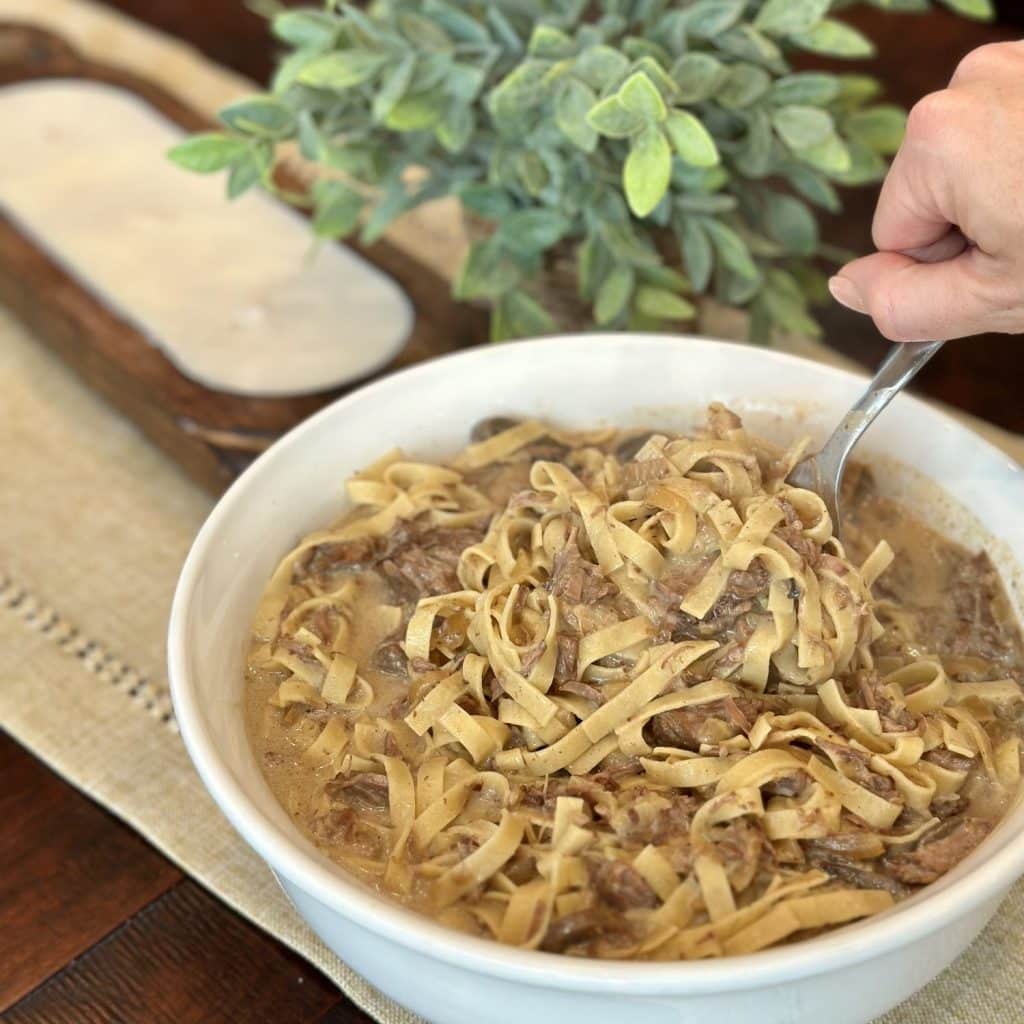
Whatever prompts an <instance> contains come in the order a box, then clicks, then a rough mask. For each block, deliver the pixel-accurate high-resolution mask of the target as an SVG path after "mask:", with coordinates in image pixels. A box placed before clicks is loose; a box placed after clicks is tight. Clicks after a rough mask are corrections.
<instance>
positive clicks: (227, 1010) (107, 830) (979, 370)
mask: <svg viewBox="0 0 1024 1024" xmlns="http://www.w3.org/2000/svg"><path fill="white" fill-rule="evenodd" d="M111 5H112V6H115V7H118V8H120V9H121V10H123V11H125V12H127V13H129V14H132V15H134V16H135V17H138V18H141V19H142V20H146V21H149V22H151V23H152V24H154V25H156V26H158V27H160V28H162V29H164V30H166V31H169V32H171V33H173V34H175V35H178V36H180V37H181V38H183V39H186V40H188V41H189V42H191V43H193V44H194V45H196V46H198V47H199V48H200V49H201V50H203V51H204V52H205V53H207V54H208V55H209V56H211V57H212V58H214V59H215V60H218V61H220V62H222V63H224V64H226V65H228V66H231V67H233V68H235V69H237V70H239V71H242V72H243V73H246V74H248V75H250V76H251V77H254V78H256V79H265V78H266V75H267V73H268V72H269V69H270V66H271V63H272V59H273V50H274V45H273V44H272V42H271V41H270V40H269V38H268V36H267V34H266V30H265V25H264V22H263V21H262V19H260V18H258V17H256V16H255V15H253V14H252V13H251V12H249V11H248V10H247V9H246V8H245V6H244V5H243V4H242V3H241V2H240V0H111ZM1004 7H1005V9H1006V12H1007V13H1008V14H1016V15H1017V16H1018V18H1019V17H1020V15H1021V8H1022V7H1024V5H1022V4H1020V3H1019V0H1007V2H1006V3H1004ZM852 17H854V18H855V19H856V20H857V23H858V24H859V25H860V26H861V27H862V28H864V29H865V30H866V31H867V32H868V34H869V35H871V36H872V38H874V39H875V40H877V41H878V43H879V50H880V53H879V57H878V59H877V60H876V61H874V62H873V63H872V69H873V70H874V71H875V72H876V73H878V74H879V75H880V76H881V77H882V78H884V79H885V80H886V81H887V82H888V83H889V86H890V94H891V95H892V96H895V97H896V98H897V99H899V100H901V101H902V102H904V103H908V104H909V103H910V102H912V101H913V100H914V99H916V98H917V97H918V96H920V95H922V94H923V93H925V92H929V91H931V90H933V89H936V88H939V87H941V86H942V85H943V84H944V83H945V81H946V79H947V78H948V76H949V73H950V71H951V70H952V68H953V66H954V65H955V63H956V60H957V59H958V58H959V57H960V56H961V55H962V54H964V53H966V52H967V51H968V50H970V49H973V48H974V47H975V46H977V45H980V44H981V43H983V42H986V41H990V40H992V39H997V38H1015V37H1019V36H1020V35H1021V34H1022V32H1021V29H1020V28H1019V27H1013V26H1011V25H1010V24H1008V23H1006V24H1001V25H997V26H986V25H982V24H977V23H971V22H966V21H962V20H958V19H954V18H952V17H950V16H947V15H946V14H944V13H942V12H935V13H933V14H931V15H928V16H927V17H913V18H898V17H896V16H889V15H886V14H884V13H882V12H879V11H871V10H861V11H855V12H853V14H852ZM0 38H2V37H0ZM33 45H39V43H38V42H37V43H35V44H33ZM5 60H6V58H5V57H4V55H3V51H2V46H0V65H3V64H4V63H5ZM859 66H860V65H858V67H859ZM874 198H875V193H874V192H873V191H872V190H870V189H869V190H864V191H860V192H850V193H849V194H848V196H847V209H846V212H845V213H844V214H843V215H842V216H841V217H839V218H836V219H835V220H834V221H833V222H831V223H830V224H829V225H828V228H827V234H828V235H829V237H830V240H832V241H835V242H837V243H839V244H844V245H847V246H850V247H851V248H857V249H860V250H866V247H867V245H868V243H869V241H870V220H871V212H872V209H873V204H874ZM0 237H2V231H0ZM8 242H9V239H8ZM12 252H13V250H10V249H2V250H0V263H3V262H6V260H7V259H8V258H9V257H10V255H11V254H12ZM22 255H24V254H22ZM15 256H16V258H17V255H16V254H15ZM406 269H407V270H408V271H410V273H408V274H407V279H408V280H411V281H412V284H413V287H417V288H419V289H423V290H426V291H427V292H428V293H429V292H430V291H431V290H434V289H436V288H437V284H436V282H433V281H430V280H429V279H428V278H426V277H424V278H423V279H419V278H417V275H416V273H414V272H411V271H412V270H413V268H406ZM396 276H399V275H398V274H396ZM407 287H408V285H407ZM12 294H13V295H14V298H13V299H11V295H12ZM0 301H15V302H16V301H18V299H17V295H16V293H15V292H14V289H12V288H11V287H10V285H8V288H7V291H5V292H4V293H3V297H0ZM827 325H828V329H829V334H828V340H829V342H830V343H831V344H833V345H835V346H836V347H838V348H841V349H842V350H843V351H845V352H847V353H848V354H851V355H853V356H854V357H855V358H858V359H860V360H861V361H862V362H864V363H865V364H869V363H871V362H873V361H875V360H876V359H877V357H878V353H879V352H880V351H881V350H882V348H884V342H883V341H882V339H880V338H879V336H878V335H877V334H875V333H874V332H873V331H872V330H871V329H870V327H869V326H868V324H867V321H865V320H864V319H863V318H861V317H856V316H854V315H853V314H846V313H842V312H836V313H835V314H831V315H830V316H829V317H828V319H827ZM65 329H67V330H70V327H68V328H65ZM66 343H67V344H72V343H73V336H72V337H70V338H69V339H68V341H67V342H66ZM1020 345H1021V341H1020V340H1019V339H1006V338H992V339H989V338H986V339H978V340H976V341H971V342H966V343H963V344H959V345H950V346H947V348H946V351H945V352H943V353H942V355H941V356H940V357H939V358H938V359H936V361H935V364H934V365H933V366H932V367H929V370H928V371H927V376H926V378H925V379H924V384H925V388H926V390H928V391H929V392H930V393H932V394H933V395H936V396H938V397H941V398H944V399H945V400H947V401H950V402H951V403H953V404H955V405H959V406H961V407H963V408H966V409H969V410H970V411H972V412H975V413H977V414H979V415H981V416H983V417H985V418H987V419H989V420H992V421H994V422H998V423H1002V424H1004V425H1007V426H1010V427H1013V428H1015V429H1024V404H1022V403H1021V402H1020V401H1019V398H1018V385H1017V381H1018V380H1019V377H1020V371H1021V367H1022V362H1021V358H1022V357H1021V348H1020ZM79 372H82V373H85V372H86V369H85V368H79ZM252 422H253V424H254V425H253V427H252V429H254V430H255V429H257V428H256V426H255V424H256V423H257V422H260V423H262V422H265V421H252ZM204 466H205V463H204ZM202 471H204V472H205V469H202ZM0 772H3V777H4V779H5V786H4V788H3V795H2V796H0V821H2V823H3V824H2V826H0V829H2V831H0V964H2V965H3V968H2V969H0V1018H2V1019H3V1020H4V1021H11V1022H17V1024H64V1022H68V1024H72V1022H73V1024H151V1022H154V1021H165V1020H166V1021H174V1022H175V1024H179V1022H180V1024H185V1022H193V1021H195V1022H200V1021H201V1022H204V1024H206V1022H211V1024H218V1022H222V1021H224V1022H226V1021H237V1022H241V1024H247V1022H249V1021H274V1022H275V1024H368V1022H369V1018H368V1017H367V1016H366V1015H365V1014H363V1013H362V1012H361V1011H360V1010H358V1009H357V1008H356V1007H354V1006H353V1005H352V1004H351V1003H350V1002H349V1001H348V1000H347V999H345V998H344V997H343V996H341V995H340V993H338V992H337V991H336V990H335V989H334V988H333V986H331V985H330V984H329V983H328V982H327V981H326V980H325V979H323V978H322V977H321V976H320V975H319V974H318V973H317V972H316V971H315V970H313V969H312V968H310V967H309V966H308V965H306V964H305V963H304V962H303V961H301V960H299V959H298V958H296V957H295V956H294V955H293V954H291V953H289V952H288V951H287V950H285V949H284V948H283V947H282V946H281V945H280V944H279V943H277V942H275V941H274V940H272V939H270V938H268V937H267V936H266V935H264V934H263V933H262V932H260V931H259V930H257V929H256V928H254V927H253V926H251V925H249V924H247V923H245V922H243V921H242V920H241V919H240V918H238V917H237V916H236V915H234V914H233V913H232V912H231V911H229V910H227V909H225V908H224V907H223V906H221V905H220V904H219V903H218V902H217V901H216V900H214V899H213V898H212V897H210V896H208V895H206V894H205V893H204V892H202V890H200V889H198V887H197V886H195V884H194V883H192V882H190V881H188V880H183V879H181V876H180V873H179V872H178V871H177V869H176V868H175V867H174V866H173V865H171V864H170V863H169V862H167V861H166V860H164V859H163V858H162V857H161V856H160V855H159V854H158V853H156V852H155V851H154V850H152V849H151V848H150V847H148V846H147V845H146V843H145V842H144V841H142V840H141V839H139V838H138V837H137V836H135V835H134V834H133V833H132V832H131V831H130V830H129V829H127V828H126V827H125V826H124V825H123V824H121V823H120V822H119V821H117V820H116V819H115V818H113V817H112V816H111V815H109V814H107V813H106V812H104V811H102V810H100V809H99V808H97V807H96V806H95V805H93V804H91V803H90V802H89V801H88V799H87V798H86V797H84V796H83V795H81V794H80V793H78V792H76V791H75V790H73V789H72V788H71V787H70V786H68V785H67V784H66V783H64V782H62V781H61V780H59V779H57V778H56V776H54V775H52V773H50V772H49V771H48V770H47V769H45V768H44V767H42V766H41V765H40V764H39V763H38V762H37V761H35V760H34V759H33V758H32V757H31V755H30V754H28V753H27V752H25V751H24V750H23V749H22V748H21V747H19V746H17V744H15V743H13V742H12V741H11V740H9V739H5V738H2V737H0Z"/></svg>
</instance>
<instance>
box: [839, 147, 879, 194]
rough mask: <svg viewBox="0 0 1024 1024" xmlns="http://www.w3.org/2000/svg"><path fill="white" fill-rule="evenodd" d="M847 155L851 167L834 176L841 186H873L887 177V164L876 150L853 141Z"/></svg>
mask: <svg viewBox="0 0 1024 1024" xmlns="http://www.w3.org/2000/svg"><path fill="white" fill-rule="evenodd" d="M847 153H848V155H849V157H850V163H849V166H848V167H846V168H844V169H842V170H840V171H836V172H834V173H833V174H832V177H833V178H834V179H835V180H836V181H838V182H839V184H840V185H871V184H874V182H876V181H881V180H882V179H883V178H884V177H885V172H886V170H887V164H886V162H885V160H883V159H882V157H880V156H879V155H878V153H876V152H875V150H873V149H869V148H868V147H867V146H865V145H863V144H862V143H860V142H852V141H851V142H850V143H849V144H848V146H847Z"/></svg>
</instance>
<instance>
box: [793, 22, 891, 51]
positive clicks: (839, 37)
mask: <svg viewBox="0 0 1024 1024" xmlns="http://www.w3.org/2000/svg"><path fill="white" fill-rule="evenodd" d="M791 38H792V40H793V42H794V43H796V45H797V46H800V47H802V48H803V49H805V50H810V51H811V53H823V54H826V55H827V56H829V57H851V58H852V57H871V56H873V55H874V52H875V47H874V44H873V43H872V42H871V40H870V39H868V38H867V36H865V35H862V34H861V33H860V32H858V31H857V29H855V28H853V27H851V26H850V25H847V24H845V23H843V22H841V21H835V20H834V19H833V18H825V19H823V20H822V21H819V22H818V24H817V25H815V26H814V28H812V29H810V30H809V31H807V32H798V33H794V34H793V35H792V36H791Z"/></svg>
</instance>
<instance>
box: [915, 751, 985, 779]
mask: <svg viewBox="0 0 1024 1024" xmlns="http://www.w3.org/2000/svg"><path fill="white" fill-rule="evenodd" d="M922 760H923V761H930V762H931V763H932V764H937V765H938V766H939V767H940V768H945V769H946V771H949V772H964V773H966V772H969V771H970V770H971V769H972V768H973V767H974V765H975V763H976V759H975V758H973V757H964V755H963V754H957V753H955V752H954V751H952V750H947V749H946V748H945V747H936V748H935V749H934V750H929V751H928V753H927V754H925V755H924V756H923V757H922Z"/></svg>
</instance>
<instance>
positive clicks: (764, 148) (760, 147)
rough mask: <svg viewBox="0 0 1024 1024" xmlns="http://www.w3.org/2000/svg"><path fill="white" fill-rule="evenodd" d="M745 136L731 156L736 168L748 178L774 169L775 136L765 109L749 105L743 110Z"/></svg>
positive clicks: (761, 175)
mask: <svg viewBox="0 0 1024 1024" xmlns="http://www.w3.org/2000/svg"><path fill="white" fill-rule="evenodd" d="M745 119H746V122H747V137H746V139H745V141H744V143H743V146H742V148H741V149H740V151H739V152H738V153H737V154H736V156H735V157H734V158H733V162H734V163H735V165H736V168H737V170H739V171H740V173H741V174H743V175H744V176H745V177H748V178H764V177H766V176H767V175H768V174H770V173H771V172H772V170H773V169H774V166H775V163H774V156H775V148H776V147H775V136H774V135H773V134H772V122H771V118H770V117H769V116H768V113H767V111H766V110H765V109H764V108H763V107H761V106H757V107H751V108H750V109H749V110H747V111H746V112H745Z"/></svg>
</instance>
